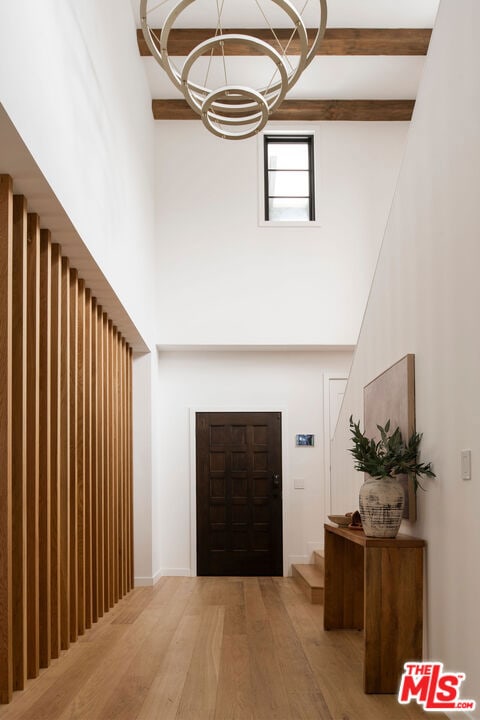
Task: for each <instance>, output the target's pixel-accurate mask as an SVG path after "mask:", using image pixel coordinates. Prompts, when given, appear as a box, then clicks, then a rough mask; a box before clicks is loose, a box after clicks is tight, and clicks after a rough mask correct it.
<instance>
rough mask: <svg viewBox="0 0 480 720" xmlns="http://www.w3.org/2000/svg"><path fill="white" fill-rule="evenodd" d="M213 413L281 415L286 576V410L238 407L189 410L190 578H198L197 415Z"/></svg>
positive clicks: (200, 406) (287, 481)
mask: <svg viewBox="0 0 480 720" xmlns="http://www.w3.org/2000/svg"><path fill="white" fill-rule="evenodd" d="M200 412H202V413H213V412H224V413H229V412H246V413H249V412H252V413H253V412H279V413H280V414H281V416H282V420H281V426H282V479H283V482H282V551H283V558H282V564H283V576H284V577H286V575H287V569H288V568H287V557H288V556H287V552H286V548H285V528H286V527H287V512H286V503H285V492H286V491H287V489H288V488H289V486H290V483H289V475H288V473H287V468H288V442H286V439H287V438H288V435H287V424H288V423H287V415H288V411H287V409H286V408H284V407H279V406H277V407H271V406H268V407H265V406H264V405H261V406H252V405H249V406H242V405H241V406H238V405H227V406H225V405H224V406H221V407H219V406H218V405H216V406H212V405H199V406H196V407H190V408H189V420H190V576H191V577H196V576H197V442H196V415H197V413H200Z"/></svg>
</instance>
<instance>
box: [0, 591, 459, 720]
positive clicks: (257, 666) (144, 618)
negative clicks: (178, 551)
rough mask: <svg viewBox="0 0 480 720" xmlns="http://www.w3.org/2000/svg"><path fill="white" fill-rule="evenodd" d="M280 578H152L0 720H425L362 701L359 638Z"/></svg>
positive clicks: (389, 702) (390, 704) (1, 712)
mask: <svg viewBox="0 0 480 720" xmlns="http://www.w3.org/2000/svg"><path fill="white" fill-rule="evenodd" d="M322 615H323V607H322V606H321V605H310V604H309V603H308V602H307V600H306V599H305V597H304V596H303V594H302V592H301V590H300V589H299V588H298V587H297V585H296V584H295V582H294V581H293V580H292V579H291V578H173V577H172V578H162V579H161V580H160V582H159V583H158V584H157V585H156V587H155V588H138V589H136V590H133V591H132V592H131V593H130V594H129V595H128V596H127V597H126V598H125V599H124V600H122V601H121V602H119V603H118V604H117V605H116V606H115V608H114V609H113V610H112V611H111V612H110V613H109V614H108V615H106V616H104V617H103V618H101V619H100V620H99V621H98V623H95V624H94V626H93V627H92V628H91V629H90V630H88V631H87V632H86V633H85V635H83V636H82V637H81V638H80V639H79V641H78V643H76V644H75V645H73V646H72V647H71V648H70V649H69V650H67V651H64V652H62V654H61V657H60V658H59V659H58V660H54V661H53V662H52V663H51V665H50V667H49V668H47V669H45V670H42V671H41V672H40V677H39V678H37V679H36V680H28V681H27V684H26V689H25V690H24V691H23V692H22V693H14V697H13V701H12V703H11V704H10V705H8V706H1V707H0V720H416V719H417V718H427V717H428V718H429V720H439V718H442V719H444V718H445V716H444V715H441V714H437V713H424V712H422V711H421V709H420V708H419V707H418V706H417V705H416V704H410V705H407V706H401V705H399V704H398V703H397V700H396V697H395V696H393V695H365V694H364V693H363V691H362V672H363V670H362V634H361V633H359V632H357V631H335V632H332V631H330V632H324V631H323V629H322V627H323V621H322Z"/></svg>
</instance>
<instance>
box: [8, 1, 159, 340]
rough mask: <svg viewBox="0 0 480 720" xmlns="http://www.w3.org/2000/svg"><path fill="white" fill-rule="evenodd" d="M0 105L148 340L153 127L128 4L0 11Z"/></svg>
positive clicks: (27, 5) (28, 5)
mask: <svg viewBox="0 0 480 720" xmlns="http://www.w3.org/2000/svg"><path fill="white" fill-rule="evenodd" d="M0 102H1V103H2V104H3V106H4V107H5V110H6V111H7V113H8V115H9V116H10V118H11V120H12V121H13V123H14V124H15V126H16V128H17V130H18V132H19V133H20V135H21V136H22V138H23V141H24V142H25V144H26V145H27V147H28V149H29V150H30V153H31V154H32V155H33V157H34V159H35V160H36V162H37V164H38V165H39V167H40V169H41V171H42V172H43V174H44V176H45V178H46V179H47V181H48V182H49V184H50V186H51V188H52V189H53V192H54V193H55V195H56V196H57V197H58V199H59V201H60V203H61V204H62V206H63V208H64V209H65V211H66V212H67V214H68V215H69V217H70V220H71V221H72V223H73V225H74V226H75V228H76V230H77V232H78V233H79V235H80V237H81V238H82V240H83V242H84V243H85V244H86V246H87V247H88V249H89V250H90V252H91V253H92V255H93V257H94V258H95V260H96V262H97V263H98V265H99V266H100V268H101V270H102V271H103V273H104V274H105V276H106V278H107V280H108V281H109V282H110V284H111V285H112V287H113V288H114V289H115V292H116V293H117V295H118V296H119V298H120V300H121V301H122V303H123V305H124V306H125V308H126V310H127V312H128V313H130V315H131V316H132V319H133V320H134V322H135V324H136V325H137V327H138V328H139V330H140V332H141V333H142V335H143V336H144V337H145V338H146V339H147V342H149V341H151V339H152V338H151V315H152V313H151V309H152V307H153V302H152V277H153V273H152V269H153V262H152V259H153V223H154V158H153V127H154V121H153V119H152V115H151V108H150V96H149V91H148V87H147V81H146V78H145V74H144V70H143V67H142V62H141V59H140V57H139V53H138V48H137V45H136V39H135V24H134V20H133V13H132V8H131V6H130V3H129V2H128V0H122V2H118V0H103V1H102V2H98V1H97V0H83V2H75V1H74V0H63V1H62V2H58V1H56V0H42V2H38V0H25V1H24V2H21V3H18V2H3V3H2V4H1V9H0ZM80 270H81V268H80Z"/></svg>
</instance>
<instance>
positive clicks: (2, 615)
mask: <svg viewBox="0 0 480 720" xmlns="http://www.w3.org/2000/svg"><path fill="white" fill-rule="evenodd" d="M12 245H13V190H12V179H11V178H10V177H9V176H8V175H0V458H1V459H2V460H1V467H0V548H1V551H0V701H1V702H9V700H10V698H11V697H12V689H13V652H12V630H13V629H12V263H13V246H12Z"/></svg>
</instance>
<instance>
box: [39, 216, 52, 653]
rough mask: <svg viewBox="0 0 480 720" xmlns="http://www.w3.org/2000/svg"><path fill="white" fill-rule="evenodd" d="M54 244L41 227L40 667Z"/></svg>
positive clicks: (46, 576) (44, 642) (46, 640)
mask: <svg viewBox="0 0 480 720" xmlns="http://www.w3.org/2000/svg"><path fill="white" fill-rule="evenodd" d="M51 282H52V244H51V238H50V232H49V231H48V230H41V231H40V388H39V415H40V428H39V476H38V489H39V496H38V497H39V514H38V518H39V565H38V576H39V585H38V593H39V625H40V667H48V665H49V663H50V635H51V630H50V615H51V604H50V600H51V594H50V590H51V588H50V572H51V542H50V479H51V478H50V474H51V470H50V450H51V447H50V402H51V396H50V381H51V377H50V372H51V363H50V357H51V354H50V350H51V346H50V343H51V338H50V325H51V322H50V319H51Z"/></svg>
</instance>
